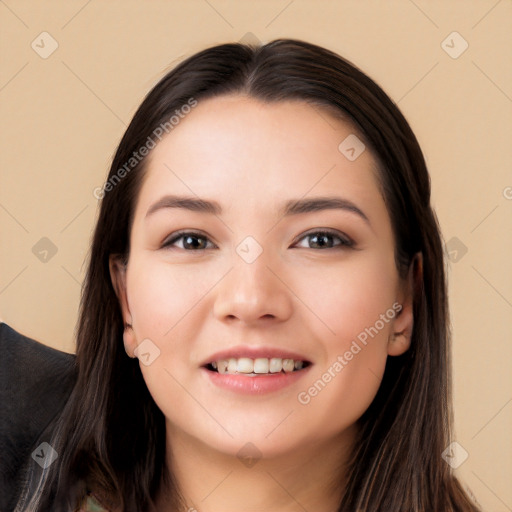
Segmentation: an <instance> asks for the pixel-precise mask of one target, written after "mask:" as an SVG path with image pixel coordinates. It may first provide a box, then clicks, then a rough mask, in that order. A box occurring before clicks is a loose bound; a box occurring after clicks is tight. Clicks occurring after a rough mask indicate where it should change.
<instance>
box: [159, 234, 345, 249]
mask: <svg viewBox="0 0 512 512" xmlns="http://www.w3.org/2000/svg"><path fill="white" fill-rule="evenodd" d="M313 235H321V236H330V237H333V238H337V239H338V240H339V241H340V243H338V244H334V245H333V247H326V248H323V249H322V248H320V249H318V248H316V249H315V248H314V247H304V248H305V249H313V250H323V251H325V250H329V249H330V250H337V249H341V248H351V247H353V246H354V241H353V240H352V239H350V238H349V237H348V236H346V235H343V234H342V233H339V232H338V231H333V230H331V229H317V230H315V231H309V232H308V233H305V234H304V235H302V236H301V237H300V238H299V239H298V240H297V242H295V244H297V243H299V242H300V241H301V240H303V239H305V238H308V237H312V236H313ZM186 236H192V237H194V238H202V239H205V240H208V237H207V236H205V235H204V234H202V233H198V232H194V231H177V232H176V233H173V235H172V236H171V238H169V239H167V240H166V241H165V242H164V243H163V244H162V249H164V248H167V249H176V248H178V249H181V250H184V251H187V252H200V251H205V250H206V249H190V250H189V249H185V248H181V247H173V244H175V243H176V242H177V241H178V240H180V239H182V238H185V237H186ZM208 241H209V242H211V241H210V240H208ZM211 243H212V242H211ZM295 244H294V245H295Z"/></svg>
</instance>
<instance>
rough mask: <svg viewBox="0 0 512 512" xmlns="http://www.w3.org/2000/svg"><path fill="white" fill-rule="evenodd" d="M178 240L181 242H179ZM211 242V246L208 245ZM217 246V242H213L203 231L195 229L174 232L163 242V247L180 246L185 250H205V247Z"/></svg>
mask: <svg viewBox="0 0 512 512" xmlns="http://www.w3.org/2000/svg"><path fill="white" fill-rule="evenodd" d="M177 242H181V243H180V244H177ZM208 243H210V244H211V245H210V247H208ZM211 246H213V247H215V244H214V243H213V242H211V241H210V240H209V239H208V237H206V236H204V235H202V234H201V233H194V232H193V231H179V232H177V233H173V234H172V235H171V237H170V238H168V239H167V240H166V241H165V242H164V243H163V244H162V248H169V249H173V248H178V249H183V250H185V251H204V250H205V249H210V248H212V247H211Z"/></svg>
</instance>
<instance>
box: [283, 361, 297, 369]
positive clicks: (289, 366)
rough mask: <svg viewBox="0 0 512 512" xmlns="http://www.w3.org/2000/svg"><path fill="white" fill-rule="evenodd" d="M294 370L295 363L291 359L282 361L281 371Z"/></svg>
mask: <svg viewBox="0 0 512 512" xmlns="http://www.w3.org/2000/svg"><path fill="white" fill-rule="evenodd" d="M294 369H295V363H294V361H293V359H283V370H284V371H285V372H293V370H294Z"/></svg>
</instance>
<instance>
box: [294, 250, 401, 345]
mask: <svg viewBox="0 0 512 512" xmlns="http://www.w3.org/2000/svg"><path fill="white" fill-rule="evenodd" d="M397 283H398V275H397V271H396V268H395V265H394V259H393V258H383V257H381V256H379V255H373V254H368V255H367V256H361V257H357V258H353V259H352V260H350V261H347V262H343V263H341V264H339V265H338V264H337V265H333V266H331V267H327V268H326V267H323V268H322V269H321V270H314V269H310V270H305V271H304V272H303V273H301V275H300V278H299V280H298V282H297V287H296V288H295V289H296V290H297V295H298V297H299V298H301V300H302V301H303V302H304V303H305V304H307V305H308V306H309V308H310V311H311V312H312V313H313V314H314V315H315V317H316V318H317V320H318V321H315V322H313V323H312V325H315V326H316V328H315V329H316V334H317V336H318V338H319V339H324V340H325V344H326V346H327V348H328V349H329V351H331V352H332V351H344V350H346V349H347V348H348V346H350V343H351V341H352V340H354V339H356V338H357V337H358V335H360V334H361V333H365V332H366V330H367V329H369V328H371V327H372V326H374V325H375V323H376V322H378V324H377V328H378V330H379V333H380V332H381V331H382V334H383V335H387V334H389V332H390V330H391V327H392V322H391V321H389V320H392V319H393V316H394V315H393V311H390V312H389V313H388V314H386V312H387V311H388V310H390V308H392V305H393V303H394V302H395V300H396V290H397ZM381 315H385V318H384V322H383V321H382V320H381ZM390 316H391V318H389V317H390ZM312 318H314V317H312ZM361 337H363V338H364V334H363V335H362V336H361ZM382 337H383V336H381V337H380V338H382ZM386 339H387V338H386ZM347 344H348V345H347Z"/></svg>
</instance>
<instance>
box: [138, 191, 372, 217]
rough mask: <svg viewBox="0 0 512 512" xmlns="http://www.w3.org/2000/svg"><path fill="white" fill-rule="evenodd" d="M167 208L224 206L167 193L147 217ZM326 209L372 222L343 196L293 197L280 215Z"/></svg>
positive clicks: (214, 209)
mask: <svg viewBox="0 0 512 512" xmlns="http://www.w3.org/2000/svg"><path fill="white" fill-rule="evenodd" d="M167 208H182V209H185V210H189V211H193V212H198V213H208V214H211V215H220V214H221V213H222V207H221V205H220V204H219V203H218V202H217V201H211V200H206V199H200V198H198V197H189V196H175V195H167V196H164V197H162V198H161V199H159V200H158V201H157V202H156V203H154V204H153V205H151V206H150V208H149V209H148V211H147V213H146V218H147V217H149V216H150V215H152V214H153V213H155V212H157V211H159V210H162V209H167ZM324 210H345V211H347V212H350V213H354V214H356V215H358V216H359V217H361V218H362V219H363V220H364V221H365V222H367V223H368V224H370V221H369V219H368V217H367V216H366V215H365V213H364V212H363V211H362V210H361V209H360V208H358V207H357V206H356V205H355V204H354V203H353V202H352V201H349V200H348V199H343V198H341V197H315V198H309V199H291V200H288V201H286V202H285V203H284V206H283V207H282V208H281V210H280V215H279V216H280V217H289V216H291V215H301V214H304V213H312V212H320V211H324Z"/></svg>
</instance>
